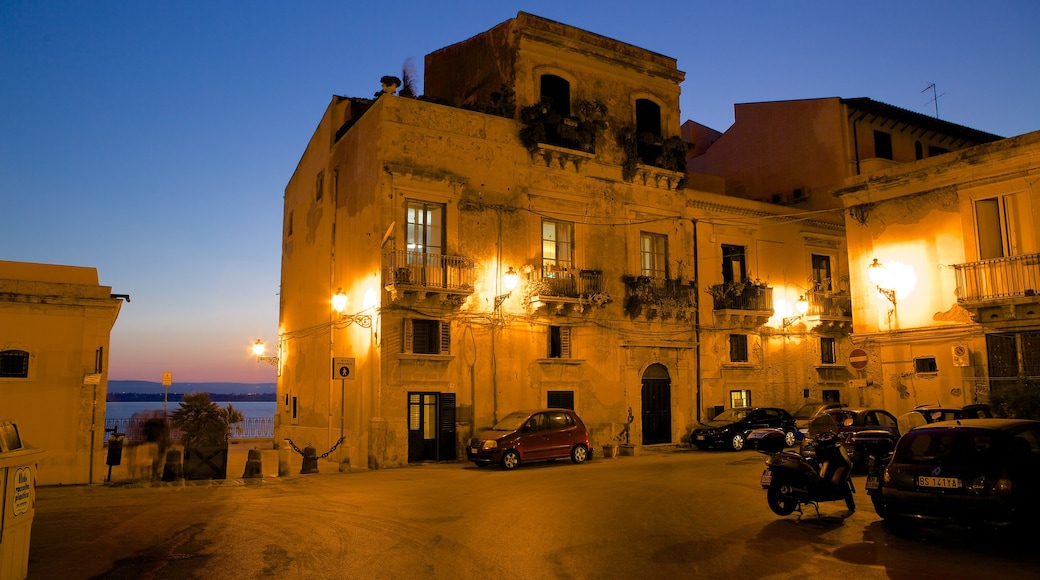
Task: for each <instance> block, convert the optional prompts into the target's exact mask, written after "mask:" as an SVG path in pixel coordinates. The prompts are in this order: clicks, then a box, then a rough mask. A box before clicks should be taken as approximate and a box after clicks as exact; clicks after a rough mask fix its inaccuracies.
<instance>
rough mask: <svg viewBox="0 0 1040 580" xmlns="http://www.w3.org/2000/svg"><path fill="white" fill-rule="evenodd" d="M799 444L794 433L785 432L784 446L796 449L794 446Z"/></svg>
mask: <svg viewBox="0 0 1040 580" xmlns="http://www.w3.org/2000/svg"><path fill="white" fill-rule="evenodd" d="M797 442H798V439H797V438H796V437H795V435H794V431H785V432H784V444H785V445H787V446H788V447H794V444H795V443H797Z"/></svg>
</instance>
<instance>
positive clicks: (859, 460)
mask: <svg viewBox="0 0 1040 580" xmlns="http://www.w3.org/2000/svg"><path fill="white" fill-rule="evenodd" d="M864 430H870V431H887V432H889V433H892V434H894V435H896V436H898V435H899V433H900V432H899V426H898V422H897V421H896V417H895V415H893V414H892V413H889V412H888V411H886V410H884V409H871V408H865V409H848V408H841V409H827V410H825V411H822V412H821V413H819V414H818V415H816V418H815V419H813V420H812V422H811V423H810V424H809V436H808V440H807V442H806V445H808V446H809V447H810V450H811V446H812V439H813V438H815V437H816V436H817V435H819V434H820V433H823V432H824V431H836V432H837V433H838V435H839V436H841V444H842V445H844V446H845V451H846V452H848V454H849V457H850V458H851V459H852V464H853V466H854V468H855V469H859V470H863V469H866V467H867V458H868V454H867V452H866V449H865V448H864V446H863V445H860V444H858V443H856V442H854V441H853V440H852V435H853V434H854V433H856V432H858V431H864Z"/></svg>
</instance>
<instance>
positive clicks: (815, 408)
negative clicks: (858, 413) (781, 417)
mask: <svg viewBox="0 0 1040 580" xmlns="http://www.w3.org/2000/svg"><path fill="white" fill-rule="evenodd" d="M846 406H848V405H845V404H844V403H837V402H828V403H820V402H815V403H806V404H804V405H802V406H801V407H798V410H797V411H795V412H794V413H791V416H792V417H794V424H795V426H796V427H797V428H798V438H799V439H801V438H802V437H804V436H806V435H807V434H808V433H809V422H810V421H812V419H813V417H815V416H816V415H817V414H819V413H820V411H824V410H827V409H840V408H842V407H846Z"/></svg>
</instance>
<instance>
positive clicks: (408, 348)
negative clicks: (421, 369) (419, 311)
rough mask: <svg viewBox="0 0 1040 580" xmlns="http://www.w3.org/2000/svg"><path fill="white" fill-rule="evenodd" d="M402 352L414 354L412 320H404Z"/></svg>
mask: <svg viewBox="0 0 1040 580" xmlns="http://www.w3.org/2000/svg"><path fill="white" fill-rule="evenodd" d="M401 352H403V353H411V352H412V319H411V318H405V319H404V329H403V330H402V335H401Z"/></svg>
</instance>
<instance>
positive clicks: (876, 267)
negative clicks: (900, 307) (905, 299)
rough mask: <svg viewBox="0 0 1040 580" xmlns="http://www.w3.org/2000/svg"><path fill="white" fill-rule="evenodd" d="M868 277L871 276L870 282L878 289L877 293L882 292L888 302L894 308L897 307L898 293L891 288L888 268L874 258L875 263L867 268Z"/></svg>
mask: <svg viewBox="0 0 1040 580" xmlns="http://www.w3.org/2000/svg"><path fill="white" fill-rule="evenodd" d="M867 275H869V276H870V281H871V282H872V283H873V284H874V286H876V287H877V291H878V292H880V293H881V294H882V295H883V296H884V297H885V298H888V301H889V302H891V303H892V306H895V305H896V291H895V289H894V288H889V287H888V286H890V285H891V275H890V274H889V271H888V268H885V265H884V264H882V263H881V262H879V261H878V259H877V258H874V262H873V263H872V264H870V265H869V266H867Z"/></svg>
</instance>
